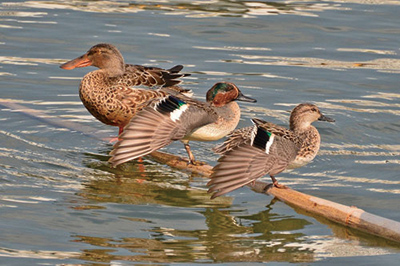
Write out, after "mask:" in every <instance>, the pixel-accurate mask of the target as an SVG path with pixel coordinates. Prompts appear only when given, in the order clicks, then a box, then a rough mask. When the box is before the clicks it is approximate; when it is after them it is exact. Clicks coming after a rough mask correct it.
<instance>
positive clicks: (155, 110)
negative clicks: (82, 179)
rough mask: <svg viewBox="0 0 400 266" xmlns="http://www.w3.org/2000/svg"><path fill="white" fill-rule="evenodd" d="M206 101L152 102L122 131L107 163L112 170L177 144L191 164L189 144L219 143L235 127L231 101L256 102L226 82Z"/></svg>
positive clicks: (234, 107) (168, 99)
mask: <svg viewBox="0 0 400 266" xmlns="http://www.w3.org/2000/svg"><path fill="white" fill-rule="evenodd" d="M206 100H207V102H201V101H197V100H194V99H191V98H188V97H185V96H182V95H178V96H171V95H170V96H166V97H164V98H163V99H161V100H155V101H153V103H152V104H151V105H149V106H147V107H145V108H144V109H143V110H141V111H140V112H139V113H138V114H137V115H136V116H135V117H134V118H133V119H132V120H131V121H130V122H129V124H128V125H127V126H126V127H125V129H124V131H123V133H122V134H121V135H120V136H119V139H120V140H119V141H118V142H117V143H116V144H115V146H114V149H113V151H112V152H111V153H110V154H111V155H112V157H111V158H110V160H109V161H110V162H111V164H112V165H113V166H114V167H115V166H117V165H119V164H121V163H124V162H127V161H130V160H133V159H136V158H138V157H142V156H144V155H147V154H149V153H151V152H153V151H155V150H158V149H160V148H162V147H164V146H167V145H168V144H170V143H171V142H172V141H175V140H181V141H182V142H183V143H184V145H185V148H186V151H187V153H188V155H189V162H190V163H192V164H195V159H194V156H193V154H192V152H191V151H190V147H189V141H190V140H198V141H214V140H219V139H221V138H222V137H224V136H226V135H227V134H229V133H230V132H232V131H233V130H234V129H235V128H236V126H237V124H238V123H239V119H240V108H239V105H238V104H237V103H236V102H235V100H239V101H247V102H256V100H254V99H252V98H249V97H247V96H244V95H243V94H242V93H241V91H240V90H239V88H238V87H237V86H236V85H235V84H233V83H229V82H218V83H216V84H215V85H214V86H213V87H212V88H211V89H210V90H209V91H208V92H207V95H206Z"/></svg>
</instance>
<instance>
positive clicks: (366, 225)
mask: <svg viewBox="0 0 400 266" xmlns="http://www.w3.org/2000/svg"><path fill="white" fill-rule="evenodd" d="M0 106H4V107H6V108H9V109H11V110H13V111H19V112H21V113H22V114H24V115H26V116H28V117H31V118H35V119H38V120H40V121H42V122H44V123H47V124H50V125H53V126H58V127H63V128H67V129H70V130H72V131H77V132H81V133H82V134H84V135H86V136H90V137H93V138H96V139H101V138H100V136H97V135H95V134H94V133H93V132H96V130H95V129H92V128H90V127H88V126H82V125H80V124H78V123H74V122H70V121H65V120H62V119H60V118H54V117H49V116H48V115H46V114H44V113H43V112H41V111H38V110H34V109H30V108H26V107H25V106H22V105H20V104H18V103H16V102H15V101H12V100H7V99H0ZM151 156H152V157H153V159H154V160H156V161H158V162H160V163H164V164H167V165H168V166H170V167H173V168H176V169H180V170H184V171H189V172H193V173H197V174H200V175H202V176H204V177H210V175H211V172H212V166H210V165H208V164H205V163H204V164H199V165H190V164H188V161H187V160H186V159H183V158H181V157H179V156H176V155H172V154H168V153H163V152H158V151H157V152H153V153H152V154H151ZM249 187H250V188H252V190H253V191H255V192H258V193H266V194H269V195H272V196H274V197H276V198H277V199H279V200H281V201H283V202H285V203H286V204H288V205H289V206H295V207H297V208H300V209H302V210H304V211H306V212H308V213H311V214H316V215H320V216H322V217H324V218H326V219H328V220H330V221H333V222H336V223H339V224H342V225H344V226H347V227H351V228H354V229H358V230H360V231H363V232H366V233H369V234H372V235H376V236H379V237H383V238H385V239H389V240H392V241H396V242H400V222H397V221H394V220H390V219H386V218H383V217H380V216H377V215H374V214H371V213H368V212H366V211H364V210H362V209H359V208H357V207H354V206H351V207H349V206H346V205H342V204H339V203H336V202H333V201H329V200H325V199H322V198H318V197H314V196H311V195H308V194H304V193H301V192H298V191H295V190H293V189H290V188H287V189H278V188H276V187H273V186H271V184H267V183H264V182H261V181H256V182H255V183H254V184H252V185H249Z"/></svg>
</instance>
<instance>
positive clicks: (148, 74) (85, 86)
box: [60, 43, 189, 134]
mask: <svg viewBox="0 0 400 266" xmlns="http://www.w3.org/2000/svg"><path fill="white" fill-rule="evenodd" d="M87 66H94V67H98V68H99V69H98V70H95V71H92V72H90V73H88V74H86V75H85V76H84V77H83V79H82V81H81V84H80V87H79V96H80V98H81V100H82V102H83V104H84V106H85V107H86V109H87V110H88V111H89V112H90V113H91V114H92V115H93V116H94V117H96V118H97V119H98V120H100V121H101V122H103V123H104V124H107V125H111V126H118V127H119V134H120V133H121V132H122V131H123V128H124V127H125V125H126V124H128V122H129V121H130V120H131V118H132V117H133V116H134V115H135V114H136V112H137V111H138V109H140V108H142V107H143V106H144V105H143V104H144V103H146V102H148V101H149V100H150V99H153V98H157V97H165V96H166V95H167V94H166V93H165V92H164V91H162V90H146V89H144V88H138V87H139V86H142V87H143V86H145V87H161V86H164V87H172V88H175V90H177V91H179V92H184V90H181V89H180V88H179V87H178V86H176V85H178V84H180V83H181V82H182V81H181V80H178V79H179V78H181V77H184V76H188V75H189V74H182V73H180V71H181V70H182V68H183V66H181V65H177V66H174V67H173V68H171V69H168V70H165V69H162V68H157V67H145V66H140V65H130V64H125V62H124V58H123V57H122V55H121V53H120V52H119V51H118V49H117V48H116V47H115V46H114V45H112V44H107V43H100V44H97V45H95V46H93V47H91V48H90V49H89V51H88V52H87V53H85V54H84V55H82V56H80V57H78V58H75V59H73V60H71V61H68V62H66V63H65V64H62V65H61V66H60V67H61V68H63V69H68V70H69V69H74V68H78V67H87Z"/></svg>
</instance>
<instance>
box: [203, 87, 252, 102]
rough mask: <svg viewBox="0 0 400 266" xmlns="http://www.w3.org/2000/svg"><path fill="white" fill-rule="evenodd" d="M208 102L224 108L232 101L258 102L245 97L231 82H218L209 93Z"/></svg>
mask: <svg viewBox="0 0 400 266" xmlns="http://www.w3.org/2000/svg"><path fill="white" fill-rule="evenodd" d="M206 99H207V102H210V103H211V104H212V105H214V106H216V107H221V106H224V105H225V104H228V103H230V102H232V101H235V100H238V101H243V102H252V103H255V102H257V100H255V99H253V98H250V97H247V96H245V95H243V93H242V92H241V91H240V90H239V88H238V87H237V86H236V85H235V84H233V83H230V82H218V83H215V84H214V86H212V88H211V89H209V90H208V91H207V95H206Z"/></svg>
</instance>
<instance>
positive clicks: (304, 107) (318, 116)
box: [290, 103, 335, 130]
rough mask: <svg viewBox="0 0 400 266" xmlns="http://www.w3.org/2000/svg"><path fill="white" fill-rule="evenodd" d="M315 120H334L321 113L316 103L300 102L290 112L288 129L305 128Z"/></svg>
mask: <svg viewBox="0 0 400 266" xmlns="http://www.w3.org/2000/svg"><path fill="white" fill-rule="evenodd" d="M317 120H319V121H326V122H335V120H334V119H332V118H330V117H327V116H325V115H323V114H322V113H321V111H320V110H319V109H318V107H317V106H316V105H314V104H311V103H302V104H299V105H297V106H296V107H295V108H294V109H293V110H292V113H291V114H290V129H291V130H295V129H299V128H306V127H308V126H310V125H311V123H313V122H315V121H317Z"/></svg>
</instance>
